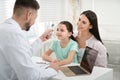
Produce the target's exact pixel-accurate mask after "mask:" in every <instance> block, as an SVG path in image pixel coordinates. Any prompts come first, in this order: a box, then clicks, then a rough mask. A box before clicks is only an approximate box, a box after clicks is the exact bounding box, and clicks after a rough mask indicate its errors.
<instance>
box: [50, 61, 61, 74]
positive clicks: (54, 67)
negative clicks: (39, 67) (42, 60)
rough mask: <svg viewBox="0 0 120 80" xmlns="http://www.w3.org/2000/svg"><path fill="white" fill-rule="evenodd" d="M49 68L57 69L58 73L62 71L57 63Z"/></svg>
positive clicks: (51, 64)
mask: <svg viewBox="0 0 120 80" xmlns="http://www.w3.org/2000/svg"><path fill="white" fill-rule="evenodd" d="M49 67H51V68H53V69H55V70H56V71H57V72H58V70H59V69H60V66H59V65H58V64H57V63H55V62H51V63H50V66H49Z"/></svg>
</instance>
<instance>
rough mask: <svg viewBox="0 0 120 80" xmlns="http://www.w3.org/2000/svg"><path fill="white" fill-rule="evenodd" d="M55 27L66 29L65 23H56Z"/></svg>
mask: <svg viewBox="0 0 120 80" xmlns="http://www.w3.org/2000/svg"><path fill="white" fill-rule="evenodd" d="M57 28H63V29H67V28H66V25H65V24H58V26H57Z"/></svg>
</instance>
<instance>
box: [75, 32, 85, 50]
mask: <svg viewBox="0 0 120 80" xmlns="http://www.w3.org/2000/svg"><path fill="white" fill-rule="evenodd" d="M76 40H77V42H78V46H79V48H85V47H86V41H85V39H84V36H83V33H82V30H79V31H78V34H77V36H76Z"/></svg>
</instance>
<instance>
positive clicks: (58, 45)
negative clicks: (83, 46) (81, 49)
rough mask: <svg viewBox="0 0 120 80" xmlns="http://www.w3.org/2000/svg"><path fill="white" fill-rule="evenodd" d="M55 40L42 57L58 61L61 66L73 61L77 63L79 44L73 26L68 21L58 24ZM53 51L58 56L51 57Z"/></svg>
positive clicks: (50, 60)
mask: <svg viewBox="0 0 120 80" xmlns="http://www.w3.org/2000/svg"><path fill="white" fill-rule="evenodd" d="M56 36H57V38H58V40H55V41H54V42H53V44H52V46H51V47H50V49H48V50H47V51H46V52H45V53H44V54H43V56H42V58H43V59H44V60H46V61H49V62H52V61H54V62H56V63H57V64H58V65H59V66H62V65H65V64H69V63H71V62H74V63H77V62H78V61H77V54H76V53H77V52H78V45H77V43H76V41H75V38H74V37H73V26H72V24H71V23H70V22H68V21H62V22H60V23H59V24H58V26H57V32H56ZM52 52H55V55H56V58H57V59H54V58H52V57H50V55H51V54H52Z"/></svg>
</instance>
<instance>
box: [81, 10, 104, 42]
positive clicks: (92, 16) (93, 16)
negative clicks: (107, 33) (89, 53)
mask: <svg viewBox="0 0 120 80" xmlns="http://www.w3.org/2000/svg"><path fill="white" fill-rule="evenodd" d="M82 14H84V15H85V16H86V17H87V18H88V20H89V22H90V24H91V25H92V29H90V33H92V34H93V35H94V36H95V38H96V39H97V40H99V41H100V42H102V40H101V37H100V34H99V29H98V20H97V16H96V14H95V13H94V12H93V11H91V10H87V11H84V12H82V13H81V15H82ZM102 43H103V42H102Z"/></svg>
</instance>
